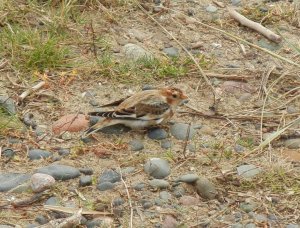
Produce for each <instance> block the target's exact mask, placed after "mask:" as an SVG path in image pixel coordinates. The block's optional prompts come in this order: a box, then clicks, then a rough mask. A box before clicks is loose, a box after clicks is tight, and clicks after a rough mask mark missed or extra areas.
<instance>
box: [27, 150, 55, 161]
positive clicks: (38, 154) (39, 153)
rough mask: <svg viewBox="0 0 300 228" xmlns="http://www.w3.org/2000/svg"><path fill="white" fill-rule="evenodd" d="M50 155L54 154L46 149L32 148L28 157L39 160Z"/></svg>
mask: <svg viewBox="0 0 300 228" xmlns="http://www.w3.org/2000/svg"><path fill="white" fill-rule="evenodd" d="M50 156H52V153H51V152H49V151H46V150H40V149H32V150H29V152H28V158H29V159H30V160H38V159H41V158H48V157H50Z"/></svg>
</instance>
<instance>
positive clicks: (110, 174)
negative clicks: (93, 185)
mask: <svg viewBox="0 0 300 228" xmlns="http://www.w3.org/2000/svg"><path fill="white" fill-rule="evenodd" d="M119 181H121V175H120V174H119V173H118V172H117V171H115V170H112V169H107V170H105V171H104V172H103V173H102V174H101V176H100V177H99V179H98V183H103V182H110V183H116V182H119Z"/></svg>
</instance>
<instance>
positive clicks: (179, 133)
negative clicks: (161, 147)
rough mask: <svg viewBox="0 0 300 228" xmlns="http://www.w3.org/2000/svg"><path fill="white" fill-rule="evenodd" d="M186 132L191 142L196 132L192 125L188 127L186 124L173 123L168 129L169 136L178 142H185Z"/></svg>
mask: <svg viewBox="0 0 300 228" xmlns="http://www.w3.org/2000/svg"><path fill="white" fill-rule="evenodd" d="M188 131H189V135H188V140H191V139H192V138H193V137H194V136H195V134H196V130H195V128H194V126H193V125H191V126H190V125H189V124H186V123H175V124H173V125H172V126H171V128H170V132H171V134H172V135H173V136H174V137H175V138H176V139H179V140H186V138H187V134H188Z"/></svg>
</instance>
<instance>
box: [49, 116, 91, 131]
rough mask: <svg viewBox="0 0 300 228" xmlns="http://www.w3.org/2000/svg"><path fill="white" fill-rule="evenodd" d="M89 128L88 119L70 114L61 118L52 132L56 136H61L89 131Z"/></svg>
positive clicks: (54, 125) (54, 124) (53, 126)
mask: <svg viewBox="0 0 300 228" xmlns="http://www.w3.org/2000/svg"><path fill="white" fill-rule="evenodd" d="M88 126H89V120H88V118H87V117H86V116H85V115H83V114H69V115H65V116H63V117H61V118H60V119H59V120H57V121H56V122H54V123H53V125H52V131H53V133H54V134H60V133H62V132H65V131H69V132H78V131H81V130H83V129H87V128H88Z"/></svg>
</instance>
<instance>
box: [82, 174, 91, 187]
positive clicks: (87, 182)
mask: <svg viewBox="0 0 300 228" xmlns="http://www.w3.org/2000/svg"><path fill="white" fill-rule="evenodd" d="M92 182H93V179H92V177H91V176H82V177H80V179H79V186H80V187H85V186H89V185H92Z"/></svg>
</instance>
